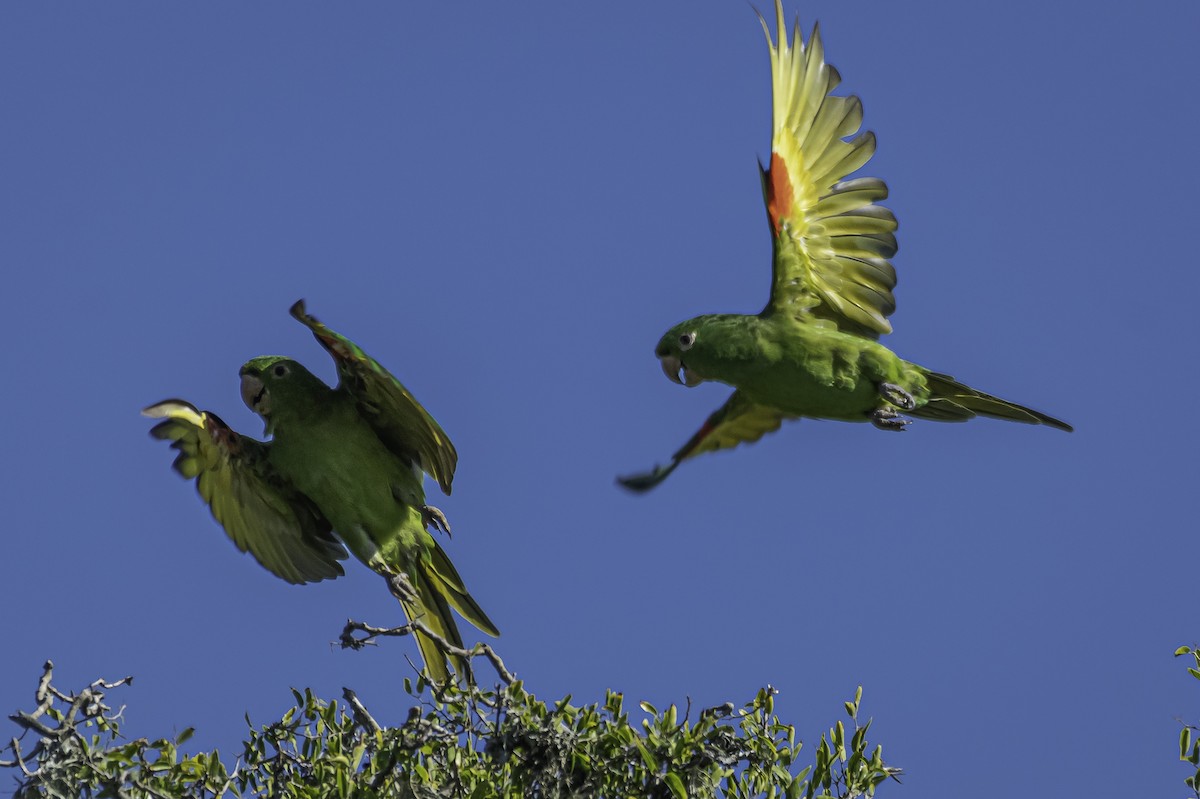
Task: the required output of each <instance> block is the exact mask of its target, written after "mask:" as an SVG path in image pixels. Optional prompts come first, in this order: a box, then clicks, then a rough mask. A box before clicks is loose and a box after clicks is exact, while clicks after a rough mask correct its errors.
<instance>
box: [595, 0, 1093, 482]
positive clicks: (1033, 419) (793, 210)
mask: <svg viewBox="0 0 1200 799" xmlns="http://www.w3.org/2000/svg"><path fill="white" fill-rule="evenodd" d="M775 16H776V26H777V30H778V32H779V35H778V44H776V42H775V41H772V38H771V31H770V28H769V27H768V25H767V22H766V20H765V19H763V18H762V15H761V14H760V15H759V21H760V22H761V23H762V26H763V30H764V31H765V32H766V35H767V46H768V47H769V48H770V54H771V79H772V98H773V103H772V105H773V108H772V116H773V134H772V138H771V160H770V164H769V165H768V166H767V167H763V166H761V165H760V167H759V173H760V176H761V178H762V190H763V199H764V201H765V203H766V208H767V222H768V223H769V225H770V230H771V240H772V243H773V254H774V264H773V268H772V281H771V296H770V299H769V300H768V301H767V305H766V307H765V308H763V310H762V312H761V313H759V314H757V315H754V316H751V315H748V314H711V315H705V316H698V317H696V318H695V319H689V320H688V321H686V322H682V323H680V324H678V325H675V326H674V327H672V328H671V329H670V330H668V331H667V332H666V334H665V335H664V336H663V337H662V339H661V340H660V341H659V342H658V346H657V347H656V348H655V350H654V354H655V355H657V356H658V358H659V359H660V360H661V361H662V368H663V371H664V372H665V373H666V375H667V377H668V378H670V379H671V380H672V381H674V382H676V383H681V384H683V385H686V386H688V387H692V386H696V385H698V384H699V383H701V382H703V381H705V380H715V381H717V382H721V383H727V384H728V385H731V386H733V387H734V388H735V389H736V390H735V391H734V392H733V394H732V396H730V397H729V399H728V401H726V403H725V404H724V405H722V406H721V407H720V408H719V409H718V410H717V411H715V412H714V413H713V414H712V415H710V416H709V417H708V419H707V421H705V423H704V424H703V426H701V428H700V430H699V431H697V432H696V434H695V435H693V436H692V437H691V439H689V440H688V442H687V443H686V444H684V445H683V447H681V448H680V449H679V450H678V451H677V452H676V453H675V454H674V455H672V456H671V461H670V463H669V464H668V465H666V466H656V467H655V468H654V469H653V470H652V471H650V472H647V473H644V474H637V475H631V476H628V477H621V478H618V480H619V482H620V483H621V484H622V485H624V486H626V487H627V488H630V489H632V490H634V491H646V490H649V489H651V488H653V487H654V486H656V485H658V484H659V483H661V482H662V481H663V480H664V479H665V478H666V477H667V475H669V474H670V473H671V472H672V471H674V470H675V468H676V467H677V466H678V465H679V464H680V463H681V462H682V461H684V460H687V459H688V458H692V457H694V456H696V455H699V454H701V453H704V452H713V451H715V450H720V449H726V448H729V447H734V446H737V445H738V444H740V443H742V442H752V441H757V440H758V439H760V438H762V436H763V435H765V434H766V433H769V432H772V431H774V430H777V429H779V426H780V425H781V424H782V422H783V421H784V420H785V419H799V418H801V417H805V416H807V417H809V418H814V419H838V420H841V421H847V422H866V421H870V422H872V423H874V425H875V426H876V427H879V428H880V429H883V430H897V431H899V430H903V429H904V426H905V425H906V424H908V423H909V420H908V419H905V418H903V417H902V416H901V415H900V414H901V413H903V414H906V415H908V416H913V417H916V418H919V419H933V420H936V421H940V422H962V421H966V420H967V419H971V418H973V417H975V416H977V415H978V416H990V417H993V418H996V419H1007V420H1010V421H1016V422H1026V423H1028V424H1045V425H1050V426H1051V427H1057V428H1058V429H1060V430H1066V431H1070V430H1071V426H1070V425H1068V424H1066V423H1065V422H1062V421H1059V420H1058V419H1054V418H1052V417H1050V416H1047V415H1045V414H1043V413H1039V412H1038V411H1035V410H1032V409H1030V408H1026V407H1023V406H1021V405H1017V404H1016V403H1014V402H1009V401H1007V400H1002V399H1000V398H998V397H993V396H991V395H990V394H984V393H983V392H982V391H976V390H975V389H973V388H970V387H968V386H965V385H963V384H962V383H960V382H958V381H957V380H955V379H954V378H952V377H950V376H948V375H944V374H939V373H937V372H932V371H930V370H928V369H926V368H924V367H922V366H918V365H916V364H914V363H910V362H909V361H906V360H904V359H902V358H900V357H898V356H897V355H895V354H894V353H893V352H892V351H891V350H889V349H887V348H886V347H884V346H883V345H881V344H879V343H878V341H877V339H878V338H879V336H881V335H883V334H885V333H890V332H891V330H892V326H891V324H890V323H889V322H888V321H887V317H888V316H890V315H891V313H892V311H894V310H895V309H896V303H895V299H894V298H893V296H892V289H893V288H894V287H895V285H896V272H895V270H894V269H893V268H892V264H891V263H890V261H889V260H888V259H890V258H891V257H892V256H893V255H895V254H896V237H895V235H894V231H895V230H896V218H895V217H894V216H893V215H892V212H891V211H889V210H888V209H886V208H884V207H882V206H880V205H876V204H875V203H876V201H878V200H883V199H885V198H886V197H887V184H885V183H884V182H883V181H882V180H879V179H877V178H862V177H860V178H854V179H852V180H846V176H847V175H849V174H851V173H852V172H854V171H856V170H858V169H859V168H861V167H862V166H863V165H864V164H866V163H867V161H868V160H870V158H871V156H872V155H873V154H874V152H875V136H874V134H872V133H871V132H869V131H868V132H865V133H859V132H858V131H859V127H860V126H861V124H862V115H863V114H862V102H861V101H860V100H859V99H858V98H857V97H853V96H850V97H835V96H833V95H832V94H831V92H832V91H833V90H834V89H835V88H836V87H837V86H838V84H839V83H840V82H841V76H840V75H839V74H838V72H837V70H836V69H834V68H833V67H832V66H830V65H828V64H826V63H825V55H824V48H823V46H822V44H821V36H820V29H819V27H816V26H814V28H813V32H812V35H811V36H810V37H809V39H808V41H807V42H805V41H804V39H803V38H802V36H801V35H800V30H799V23H798V22H797V23H796V25H795V26H794V27H793V29H792V38H791V42H790V44H789V42H788V41H787V40H786V38H785V27H784V24H785V23H784V17H783V4H782V2H781V0H776V2H775ZM851 137H852V138H851ZM681 373H682V378H681V377H680V374H681Z"/></svg>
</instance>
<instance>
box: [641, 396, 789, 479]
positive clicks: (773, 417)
mask: <svg viewBox="0 0 1200 799" xmlns="http://www.w3.org/2000/svg"><path fill="white" fill-rule="evenodd" d="M794 418H796V417H794V416H791V415H789V414H785V413H782V412H780V411H777V410H775V409H774V408H768V407H767V406H765V405H756V404H754V403H753V402H751V401H750V400H748V399H746V397H745V395H743V394H742V392H740V391H735V392H733V394H731V395H730V397H729V399H728V400H726V401H725V404H724V405H722V406H721V407H720V408H717V409H716V410H715V411H713V412H712V413H711V414H710V415H709V417H708V419H706V420H705V421H704V424H703V425H702V426H701V427H700V429H699V430H697V431H696V432H695V434H693V435H692V437H691V438H690V439H688V441H687V443H686V444H684V445H683V446H682V447H680V448H679V450H678V451H676V453H675V454H674V455H672V456H671V462H670V463H669V464H668V465H666V466H655V467H654V468H653V469H652V470H650V471H649V472H645V473H643V474H635V475H629V476H627V477H618V478H617V481H618V482H619V483H620V484H621V485H623V486H625V487H626V488H628V489H630V490H631V491H637V492H642V491H649V490H650V489H651V488H654V487H655V486H656V485H658V484H659V483H661V482H662V481H663V480H666V479H667V475H669V474H670V473H671V472H673V471H675V467H677V466H678V465H679V464H680V463H682V462H683V461H685V460H687V459H688V458H694V457H696V456H697V455H700V454H703V453H705V452H716V451H717V450H721V449H730V448H731V447H736V446H737V445H738V444H744V443H753V442H755V441H758V440H759V439H760V438H762V437H763V436H765V435H766V434H767V433H773V432H775V431H776V430H778V429H779V426H780V425H781V424H783V421H784V420H785V419H794Z"/></svg>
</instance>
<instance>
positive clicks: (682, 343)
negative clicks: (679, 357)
mask: <svg viewBox="0 0 1200 799" xmlns="http://www.w3.org/2000/svg"><path fill="white" fill-rule="evenodd" d="M695 343H696V334H695V333H684V334H683V335H681V336H680V337H679V350H680V352H687V351H688V350H690V349H691V348H692V345H693V344H695Z"/></svg>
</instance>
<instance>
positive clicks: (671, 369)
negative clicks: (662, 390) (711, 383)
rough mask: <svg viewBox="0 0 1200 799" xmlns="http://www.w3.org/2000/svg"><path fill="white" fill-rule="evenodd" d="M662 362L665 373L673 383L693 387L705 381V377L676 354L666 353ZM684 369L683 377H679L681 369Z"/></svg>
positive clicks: (661, 359)
mask: <svg viewBox="0 0 1200 799" xmlns="http://www.w3.org/2000/svg"><path fill="white" fill-rule="evenodd" d="M659 360H660V361H661V362H662V370H663V374H664V375H666V376H667V378H668V379H669V380H670V381H671V382H672V383H678V384H679V385H681V386H687V387H688V388H693V387H695V386H698V385H700V384H701V383H703V382H704V378H703V377H701V376H700V375H698V374H696V373H695V372H693V371H692V370H691V369H689V368H687V367H686V366H684V365H683V361H681V360H679V358H677V357H675V356H674V355H664V356H662V358H660V359H659ZM680 369H682V370H683V379H682V380H681V379H680V378H679V370H680Z"/></svg>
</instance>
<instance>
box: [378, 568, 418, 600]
mask: <svg viewBox="0 0 1200 799" xmlns="http://www.w3.org/2000/svg"><path fill="white" fill-rule="evenodd" d="M383 578H384V579H385V580H387V584H388V589H389V590H390V591H391V592H392V596H394V597H396V599H398V600H400V601H401V602H409V603H416V602H417V601H418V597H417V589H415V588H413V584H412V582H411V581H409V579H408V575H407V574H405V573H404V572H397V573H396V574H385V575H384V576H383Z"/></svg>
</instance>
